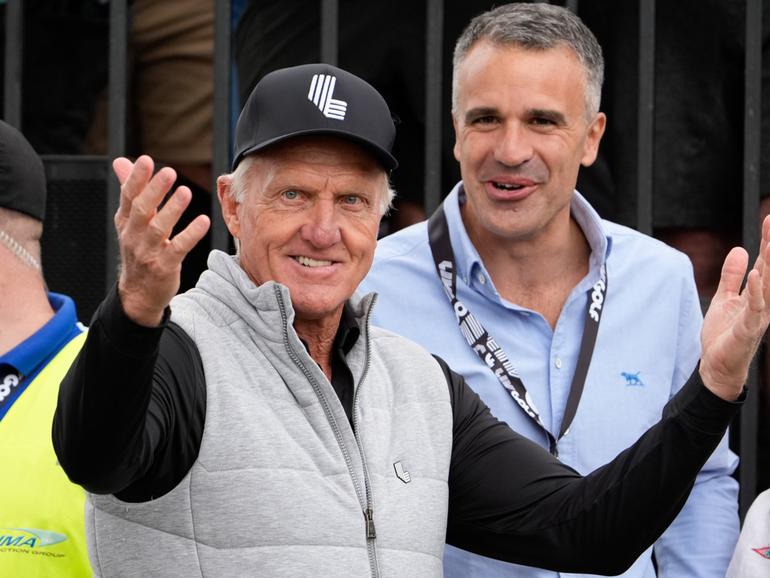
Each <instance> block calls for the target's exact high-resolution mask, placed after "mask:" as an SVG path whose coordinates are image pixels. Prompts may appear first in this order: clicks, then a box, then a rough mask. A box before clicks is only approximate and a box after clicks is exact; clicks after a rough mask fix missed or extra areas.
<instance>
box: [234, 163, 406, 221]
mask: <svg viewBox="0 0 770 578" xmlns="http://www.w3.org/2000/svg"><path fill="white" fill-rule="evenodd" d="M256 156H257V155H249V156H247V157H244V159H243V160H242V161H241V162H240V163H238V166H237V167H235V170H234V171H233V172H232V173H230V174H229V175H227V176H229V177H230V178H231V179H232V186H231V187H230V195H231V196H232V198H233V200H234V201H235V202H236V203H239V204H240V203H241V202H243V198H244V197H245V196H246V191H248V190H249V187H250V186H251V176H252V174H253V171H252V170H251V167H252V166H253V165H254V160H255V159H256ZM382 174H383V178H384V179H385V192H384V194H383V195H382V196H381V197H380V206H379V211H380V216H383V215H386V214H387V213H388V211H390V209H391V208H392V206H393V199H394V198H395V196H396V191H395V189H394V188H393V187H392V186H391V184H390V179H389V178H388V173H387V172H386V171H383V172H382Z"/></svg>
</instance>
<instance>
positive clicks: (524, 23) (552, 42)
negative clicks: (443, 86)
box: [452, 2, 604, 118]
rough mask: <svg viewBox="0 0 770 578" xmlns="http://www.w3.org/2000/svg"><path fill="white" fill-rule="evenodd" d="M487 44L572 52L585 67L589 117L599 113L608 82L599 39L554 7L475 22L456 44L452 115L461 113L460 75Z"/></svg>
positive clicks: (512, 7) (524, 7) (494, 14)
mask: <svg viewBox="0 0 770 578" xmlns="http://www.w3.org/2000/svg"><path fill="white" fill-rule="evenodd" d="M480 40H486V41H488V42H490V43H492V44H494V45H499V46H507V45H515V46H520V47H522V48H525V49H527V50H548V49H550V48H555V47H557V46H566V47H567V48H570V49H571V50H572V51H573V52H574V53H575V54H576V55H577V57H578V59H579V60H580V62H581V63H582V64H583V67H584V69H585V76H586V86H585V97H586V114H587V115H588V116H589V118H591V117H593V116H594V115H595V114H596V113H597V112H599V105H600V102H601V95H602V82H604V58H603V57H602V49H601V47H600V46H599V43H598V42H597V40H596V37H595V36H594V35H593V33H592V32H591V31H590V30H589V29H588V27H587V26H586V25H585V24H583V21H582V20H580V18H578V17H577V16H576V15H575V14H573V13H572V12H571V11H569V10H568V9H566V8H562V7H561V6H553V5H551V4H544V3H540V2H537V3H533V4H519V3H513V4H505V5H503V6H499V7H497V8H495V9H493V10H489V11H488V12H484V13H483V14H480V15H478V16H476V17H475V18H474V19H473V20H471V22H470V24H468V26H467V27H466V28H465V30H464V31H463V33H462V34H461V35H460V38H458V40H457V44H455V51H454V58H453V61H452V114H455V112H456V111H457V98H458V96H457V92H458V87H457V73H458V70H459V68H460V65H461V64H462V61H463V60H464V59H465V57H466V56H467V55H468V52H469V51H470V49H471V48H472V47H473V45H474V44H475V43H476V42H478V41H480Z"/></svg>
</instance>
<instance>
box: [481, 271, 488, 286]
mask: <svg viewBox="0 0 770 578" xmlns="http://www.w3.org/2000/svg"><path fill="white" fill-rule="evenodd" d="M479 283H481V284H482V285H486V284H487V278H486V277H484V274H483V273H479Z"/></svg>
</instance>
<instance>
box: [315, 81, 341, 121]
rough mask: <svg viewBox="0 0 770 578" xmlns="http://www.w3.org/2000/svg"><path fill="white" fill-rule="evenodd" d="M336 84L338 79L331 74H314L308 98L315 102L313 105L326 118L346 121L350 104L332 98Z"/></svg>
mask: <svg viewBox="0 0 770 578" xmlns="http://www.w3.org/2000/svg"><path fill="white" fill-rule="evenodd" d="M335 84H337V79H336V78H335V77H334V76H332V75H330V74H314V75H313V80H311V81H310V91H309V92H308V93H307V98H308V100H311V101H313V104H315V105H316V106H317V107H318V110H320V111H321V112H322V113H323V115H324V116H325V117H326V118H336V119H337V120H345V112H346V111H347V109H348V103H347V102H345V101H344V100H337V99H336V98H332V96H333V95H334V85H335Z"/></svg>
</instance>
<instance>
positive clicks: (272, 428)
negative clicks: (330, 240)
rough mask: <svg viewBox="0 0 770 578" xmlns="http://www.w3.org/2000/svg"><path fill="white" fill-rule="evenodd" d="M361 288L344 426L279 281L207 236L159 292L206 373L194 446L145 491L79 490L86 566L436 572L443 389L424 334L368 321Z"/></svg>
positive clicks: (189, 573)
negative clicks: (151, 494)
mask: <svg viewBox="0 0 770 578" xmlns="http://www.w3.org/2000/svg"><path fill="white" fill-rule="evenodd" d="M372 302H373V297H372V296H367V297H365V298H363V299H357V298H354V299H353V300H351V306H352V308H353V310H354V311H355V313H356V316H357V319H358V320H359V324H360V329H361V336H360V338H359V339H358V341H357V343H356V345H355V346H354V347H353V349H352V350H351V351H350V353H349V354H348V357H347V362H348V365H349V366H350V369H351V372H352V374H353V378H354V383H355V386H356V394H355V401H354V408H353V413H354V428H352V427H351V426H350V422H349V421H348V419H347V417H346V416H345V412H344V410H343V408H342V405H341V404H340V402H339V399H338V398H337V395H336V394H335V392H334V389H333V388H332V386H331V384H330V383H329V381H328V380H327V379H326V377H325V376H324V375H323V373H322V371H321V370H320V368H319V367H318V366H317V365H316V364H315V363H314V362H313V360H312V359H311V358H310V356H309V355H308V353H307V352H306V350H305V348H304V346H303V345H302V343H301V342H300V340H299V338H298V337H297V335H296V333H295V332H294V330H293V327H292V322H293V319H294V312H293V310H292V307H291V302H290V299H289V291H288V289H287V288H286V287H284V286H282V285H279V284H276V283H273V282H269V283H265V284H263V285H261V286H259V287H257V286H255V285H254V284H253V283H252V282H251V281H250V280H249V279H248V277H247V276H246V275H245V273H244V272H243V270H242V269H241V268H240V266H239V265H238V264H237V261H236V260H235V258H233V257H230V256H227V255H225V254H224V253H221V252H217V251H215V252H213V253H212V255H211V256H210V258H209V270H208V271H207V272H205V273H204V274H203V276H202V277H201V279H200V281H199V282H198V286H197V287H196V288H195V289H193V290H191V291H188V292H187V293H185V294H184V295H181V296H178V297H176V298H175V299H174V300H173V302H172V319H173V321H174V322H176V323H178V324H179V325H180V326H181V327H182V328H183V329H184V330H185V331H186V332H187V333H188V335H190V337H191V338H192V339H193V341H194V342H195V343H196V345H197V347H198V350H199V351H200V355H201V358H202V360H203V367H204V371H205V376H206V396H207V397H206V423H205V428H204V432H203V439H202V442H201V448H200V455H199V456H198V459H197V460H196V462H195V463H194V464H193V466H192V468H191V469H190V471H189V472H188V474H187V476H185V478H184V479H183V480H182V481H181V482H180V483H179V484H178V485H177V486H176V487H175V488H174V489H173V490H171V491H170V492H169V493H168V494H166V495H164V496H161V497H158V498H157V499H154V500H152V501H149V502H143V503H127V502H122V501H120V500H118V499H117V498H115V497H114V496H97V495H89V499H88V503H87V507H86V526H87V533H88V538H89V548H90V554H91V561H92V565H93V568H94V571H95V573H96V575H97V576H105V577H107V576H143V577H144V576H179V577H193V576H206V577H216V578H219V577H225V576H265V577H271V578H272V577H275V578H280V577H292V578H296V577H302V576H308V577H310V576H312V577H319V576H330V577H347V576H349V577H351V578H353V577H355V578H361V577H366V576H381V577H390V576H392V577H399V578H403V577H405V576H414V577H420V578H423V577H430V576H435V577H440V576H441V575H442V568H441V559H442V551H443V547H444V538H445V532H446V517H447V494H448V489H447V477H448V472H449V461H450V454H451V444H452V410H451V404H450V399H449V391H448V388H447V384H446V379H445V377H444V374H443V372H442V371H441V369H440V367H439V366H438V364H437V363H436V362H435V360H434V359H433V358H432V357H431V356H430V355H429V354H428V353H426V352H425V350H423V349H422V348H421V347H419V346H418V345H416V344H414V343H412V342H410V341H408V340H406V339H404V338H402V337H399V336H397V335H395V334H393V333H390V332H387V331H384V330H381V329H378V328H372V327H369V325H368V317H369V310H370V308H371V306H372ZM354 432H355V433H354Z"/></svg>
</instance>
